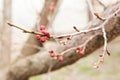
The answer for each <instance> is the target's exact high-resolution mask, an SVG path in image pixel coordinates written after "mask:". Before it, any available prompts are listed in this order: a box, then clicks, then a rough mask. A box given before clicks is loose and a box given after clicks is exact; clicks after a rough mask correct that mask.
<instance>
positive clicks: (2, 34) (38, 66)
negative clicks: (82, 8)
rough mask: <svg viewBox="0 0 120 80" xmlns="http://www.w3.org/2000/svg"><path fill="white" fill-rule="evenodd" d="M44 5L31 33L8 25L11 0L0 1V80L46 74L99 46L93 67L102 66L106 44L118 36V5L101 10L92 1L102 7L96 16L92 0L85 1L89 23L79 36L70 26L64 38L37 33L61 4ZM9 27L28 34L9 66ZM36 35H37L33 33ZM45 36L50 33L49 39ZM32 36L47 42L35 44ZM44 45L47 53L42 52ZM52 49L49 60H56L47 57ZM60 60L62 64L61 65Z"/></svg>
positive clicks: (55, 1)
mask: <svg viewBox="0 0 120 80" xmlns="http://www.w3.org/2000/svg"><path fill="white" fill-rule="evenodd" d="M44 1H45V2H44V5H43V9H42V10H41V12H40V13H38V18H37V19H38V20H37V22H36V24H35V26H34V28H33V31H32V32H31V31H29V30H25V29H23V28H22V27H19V26H16V25H14V24H12V23H11V22H10V21H11V12H12V8H11V6H12V0H3V15H2V16H3V19H2V25H1V26H0V30H1V31H0V70H1V71H0V80H28V79H29V77H31V76H34V75H38V74H43V73H48V72H51V71H54V70H57V69H60V68H62V67H65V66H67V65H70V64H73V63H75V62H76V61H78V60H79V59H81V58H83V57H86V56H87V55H89V54H91V53H92V52H94V51H95V50H97V49H98V48H100V47H101V46H103V53H102V54H101V55H100V60H98V63H96V64H95V67H99V66H98V65H99V64H101V63H103V60H104V57H105V55H106V54H108V55H110V53H109V51H108V49H107V42H109V41H111V40H113V39H114V38H116V37H118V36H119V35H120V2H119V1H118V2H116V3H115V4H111V5H108V6H105V5H104V4H103V3H102V2H100V0H96V2H97V3H99V4H100V5H102V7H103V12H102V13H101V14H100V13H97V12H96V9H95V10H94V8H96V5H95V4H96V3H95V2H94V1H95V0H94V1H93V0H92V1H91V0H87V3H86V4H87V5H88V15H89V16H88V18H89V20H90V23H88V24H87V26H86V28H85V30H83V32H82V30H79V29H78V28H77V27H75V26H74V27H73V28H74V30H75V32H74V33H70V34H65V35H61V34H59V35H57V34H54V33H53V32H52V31H51V32H50V31H49V32H42V30H41V32H40V30H38V28H39V27H40V26H41V25H44V26H45V29H47V30H48V28H51V25H52V22H53V21H54V18H55V16H56V14H57V13H58V9H59V7H60V5H61V4H62V2H61V1H62V0H44ZM71 6H73V5H71ZM7 20H8V21H9V22H8V24H7V23H6V21H7ZM8 25H9V26H8ZM10 26H12V27H16V28H18V29H20V30H22V31H23V32H25V33H31V34H30V36H29V38H28V40H27V41H26V42H25V45H24V46H23V48H22V50H21V54H20V55H19V56H17V57H16V60H15V61H13V62H10V61H11V59H10V57H11V28H10ZM36 31H37V32H40V33H36ZM48 33H51V34H50V36H49V35H48ZM36 34H39V35H41V36H42V37H45V38H46V37H47V39H48V41H47V42H46V43H43V41H39V40H37V39H36V38H35V35H36ZM46 34H47V35H46ZM62 40H63V42H62ZM67 42H68V43H67ZM58 43H60V45H58ZM26 45H27V46H26ZM46 45H47V47H48V48H47V49H46V48H45V47H46ZM81 46H82V47H81ZM52 49H54V51H55V53H57V55H56V54H52V57H53V56H55V58H58V60H56V59H53V58H51V57H50V55H51V54H49V52H50V53H54V51H49V50H52ZM81 50H82V51H81ZM78 53H80V54H78ZM62 59H64V60H63V61H62ZM59 61H60V62H59ZM3 68H4V69H3Z"/></svg>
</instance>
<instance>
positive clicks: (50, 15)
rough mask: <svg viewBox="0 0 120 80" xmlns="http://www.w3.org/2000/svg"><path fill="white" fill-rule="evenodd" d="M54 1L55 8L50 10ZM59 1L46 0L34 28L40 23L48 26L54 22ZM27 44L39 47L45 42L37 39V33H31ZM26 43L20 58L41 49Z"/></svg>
mask: <svg viewBox="0 0 120 80" xmlns="http://www.w3.org/2000/svg"><path fill="white" fill-rule="evenodd" d="M52 3H54V10H53V11H51V12H50V11H49V8H50V6H51V4H52ZM59 3H60V1H59V0H45V4H44V6H43V9H42V11H41V13H40V14H39V20H38V22H37V23H36V25H35V27H34V29H33V30H37V29H38V27H39V26H40V25H45V26H46V27H47V28H48V27H49V25H50V24H52V22H51V21H53V19H54V17H55V14H56V10H58V7H59ZM26 44H30V45H35V46H38V47H43V44H42V43H41V42H40V41H39V40H36V39H35V35H33V34H31V35H30V36H29V38H28V40H27V41H26ZM26 44H25V46H24V47H23V48H22V50H21V53H22V54H21V55H20V56H19V58H18V59H20V58H24V57H26V56H29V55H33V54H35V53H37V52H39V51H40V49H37V48H32V47H29V46H26Z"/></svg>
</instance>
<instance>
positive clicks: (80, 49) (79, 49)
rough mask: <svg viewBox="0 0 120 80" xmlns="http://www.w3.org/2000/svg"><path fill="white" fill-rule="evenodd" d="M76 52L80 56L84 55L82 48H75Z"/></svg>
mask: <svg viewBox="0 0 120 80" xmlns="http://www.w3.org/2000/svg"><path fill="white" fill-rule="evenodd" d="M76 52H77V53H79V54H81V55H84V54H85V51H84V49H82V48H80V47H77V48H76Z"/></svg>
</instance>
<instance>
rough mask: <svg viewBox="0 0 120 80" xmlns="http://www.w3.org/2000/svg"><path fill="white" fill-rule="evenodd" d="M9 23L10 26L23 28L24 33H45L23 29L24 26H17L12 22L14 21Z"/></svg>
mask: <svg viewBox="0 0 120 80" xmlns="http://www.w3.org/2000/svg"><path fill="white" fill-rule="evenodd" d="M7 24H8V25H9V26H11V27H15V28H17V29H20V30H22V31H23V32H24V33H31V34H38V35H43V34H42V33H40V32H36V31H30V30H26V29H23V28H21V27H19V26H16V25H14V24H12V23H10V22H7Z"/></svg>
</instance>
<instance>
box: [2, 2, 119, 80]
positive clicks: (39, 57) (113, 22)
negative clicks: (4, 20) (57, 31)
mask: <svg viewBox="0 0 120 80" xmlns="http://www.w3.org/2000/svg"><path fill="white" fill-rule="evenodd" d="M119 6H120V2H119V3H117V4H115V5H112V6H108V8H107V9H106V10H105V11H104V12H103V15H104V17H107V16H109V15H110V14H112V13H113V12H115V11H116V9H117V8H119ZM101 24H103V22H102V21H100V20H99V19H97V18H96V19H95V20H93V21H92V22H91V23H90V24H88V25H87V26H88V27H89V28H92V27H97V26H99V25H101ZM104 26H105V29H106V32H107V38H108V42H109V41H111V40H113V39H114V38H116V37H117V36H119V35H120V10H119V12H117V13H116V14H115V15H113V16H112V17H110V18H109V19H108V20H107V21H106V23H104ZM93 35H95V36H94V37H93V38H92V39H91V40H90V41H89V42H88V43H87V44H86V49H85V55H84V56H81V55H79V54H77V53H76V51H75V50H70V51H68V52H66V53H65V54H64V56H63V57H64V61H63V62H58V61H57V60H54V59H52V58H51V57H49V53H46V52H42V53H43V54H39V53H38V54H35V55H33V56H29V57H27V58H24V59H21V60H19V61H18V62H16V63H15V64H13V65H12V66H11V67H10V68H9V69H8V71H7V72H6V74H5V75H6V79H2V80H24V79H26V78H28V77H30V76H33V75H37V74H43V73H46V72H47V71H48V69H49V67H50V66H51V65H52V66H53V67H52V71H54V70H57V69H59V68H62V67H64V66H67V65H70V64H73V63H74V62H76V61H77V60H79V59H81V58H82V57H85V56H87V55H89V54H91V53H92V52H93V51H95V50H96V49H98V48H100V47H101V46H102V45H103V36H102V33H101V30H97V31H91V32H89V33H86V34H81V35H78V36H76V37H74V38H73V39H72V41H71V42H70V43H69V44H67V45H66V46H60V47H59V48H58V49H57V51H58V52H62V51H64V50H67V49H69V48H71V47H74V46H77V45H80V44H82V43H83V42H84V41H85V40H86V39H88V38H89V37H90V36H93Z"/></svg>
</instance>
